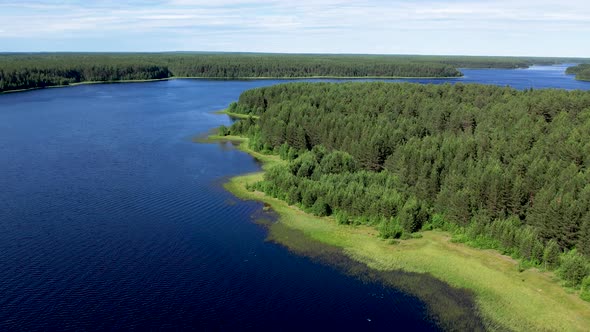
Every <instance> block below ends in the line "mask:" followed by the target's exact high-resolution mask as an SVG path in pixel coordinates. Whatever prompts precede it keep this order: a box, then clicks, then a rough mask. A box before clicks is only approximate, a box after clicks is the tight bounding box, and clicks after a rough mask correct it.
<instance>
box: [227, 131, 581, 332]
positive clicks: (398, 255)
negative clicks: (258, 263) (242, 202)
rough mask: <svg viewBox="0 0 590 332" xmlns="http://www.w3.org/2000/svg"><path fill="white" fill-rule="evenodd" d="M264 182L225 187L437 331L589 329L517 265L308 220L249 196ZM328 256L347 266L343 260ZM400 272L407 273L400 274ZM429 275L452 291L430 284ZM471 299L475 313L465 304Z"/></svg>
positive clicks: (310, 251)
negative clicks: (418, 310)
mask: <svg viewBox="0 0 590 332" xmlns="http://www.w3.org/2000/svg"><path fill="white" fill-rule="evenodd" d="M216 138H219V137H218V136H216ZM229 139H232V140H235V139H236V137H229ZM239 142H240V143H241V145H240V149H242V150H244V151H246V152H248V153H250V154H251V155H253V156H254V157H255V158H256V159H258V160H260V161H262V162H263V169H264V170H265V171H268V170H271V169H273V168H274V167H281V166H284V165H286V164H288V161H286V160H283V159H281V158H280V157H279V156H277V155H273V154H263V153H261V152H256V151H254V150H252V149H251V148H249V146H250V144H249V142H248V141H247V140H243V139H241V140H239ZM263 180H264V172H259V173H253V174H247V175H243V176H238V177H235V178H232V179H231V180H230V181H229V182H228V183H227V184H226V185H225V186H226V188H227V189H228V190H229V191H231V192H232V193H234V194H235V195H236V196H238V197H240V198H242V199H253V200H258V201H262V202H264V203H265V205H268V206H270V207H272V209H273V210H274V211H276V212H277V213H278V214H279V215H280V222H279V223H275V224H270V225H269V239H270V240H272V241H275V242H278V243H280V244H283V245H285V246H286V247H288V248H289V249H291V250H293V251H295V252H297V253H299V254H303V255H306V256H310V257H313V258H318V257H319V259H324V260H325V261H326V262H327V263H329V264H335V265H336V266H338V267H339V268H342V269H343V270H344V271H345V272H347V273H349V274H352V275H355V276H359V277H368V278H370V279H371V280H378V281H382V282H384V283H385V284H388V285H391V286H393V287H396V288H397V289H400V290H402V291H404V292H406V293H408V294H412V295H415V296H418V297H419V298H421V299H423V300H424V301H425V302H426V304H427V307H428V311H429V313H430V315H431V316H432V318H433V319H435V321H436V322H437V323H438V324H439V325H440V326H441V327H442V328H443V329H446V330H469V331H475V330H479V329H480V328H481V326H483V328H484V329H486V330H499V331H505V330H515V331H543V330H547V331H556V330H563V331H584V330H585V329H586V327H587V326H588V324H590V310H589V308H590V304H588V303H585V302H583V301H582V300H581V299H580V298H578V297H576V296H575V295H574V294H568V293H567V292H565V291H564V290H563V288H561V286H560V285H559V284H557V283H555V282H554V281H553V277H552V274H550V273H541V272H539V271H538V270H537V269H528V270H524V271H522V270H520V269H518V268H517V267H518V263H517V262H516V261H514V260H512V259H510V258H507V257H505V256H500V255H499V254H497V253H496V252H494V251H491V250H479V249H473V248H470V247H468V246H465V245H464V244H461V243H455V242H454V241H450V238H449V236H448V233H446V232H439V231H429V232H421V233H420V235H421V236H415V237H414V238H411V239H409V240H406V241H397V242H396V244H395V245H392V244H391V243H392V242H391V241H390V240H386V239H383V238H381V237H379V236H378V235H379V231H378V230H376V229H375V228H374V227H370V226H366V225H356V226H354V227H351V226H349V225H342V224H340V223H339V222H338V220H337V218H336V217H334V216H330V217H318V216H314V215H312V214H310V213H307V212H305V211H304V210H303V209H301V208H300V207H298V206H293V205H289V204H288V203H287V202H285V201H283V200H280V199H277V198H273V197H271V196H269V195H265V194H263V193H262V192H260V191H256V190H252V188H253V185H255V184H256V183H259V182H260V181H263ZM286 227H288V229H287V228H286ZM290 229H293V230H296V231H297V232H294V231H291V230H290ZM302 235H304V236H302ZM317 242H320V243H324V244H327V245H329V246H330V247H334V248H337V250H335V249H330V247H326V246H322V245H320V244H318V243H317ZM334 251H338V253H343V254H344V255H346V256H347V257H349V258H350V259H352V261H353V262H350V261H349V260H344V261H343V259H342V258H341V257H340V256H338V255H335V254H334ZM354 262H360V263H362V264H355V263H354ZM365 265H366V266H367V267H368V269H367V268H366V267H364V266H365ZM400 270H401V271H405V272H409V273H410V274H407V275H406V274H403V273H402V274H399V273H398V272H397V271H400ZM430 276H433V277H435V278H436V279H439V280H442V281H444V282H445V283H448V284H449V285H450V286H452V287H453V288H449V287H448V286H446V285H444V284H441V283H436V281H435V280H434V279H433V278H431V277H430ZM457 288H459V289H467V290H468V291H467V292H466V291H461V290H458V289H457ZM472 294H473V295H475V301H476V303H475V304H476V307H477V308H474V307H473V303H472V302H471V300H470V298H471V297H472ZM482 324H483V325H482Z"/></svg>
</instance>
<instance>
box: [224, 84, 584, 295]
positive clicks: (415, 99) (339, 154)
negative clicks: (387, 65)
mask: <svg viewBox="0 0 590 332" xmlns="http://www.w3.org/2000/svg"><path fill="white" fill-rule="evenodd" d="M229 111H230V112H234V113H241V114H249V115H252V116H250V117H248V118H246V119H242V120H238V121H237V122H235V123H234V124H233V125H232V126H231V127H230V128H221V129H220V132H221V134H222V135H230V134H231V135H241V136H247V137H249V138H250V146H251V148H253V149H254V150H258V151H263V152H266V153H275V154H279V155H280V156H281V157H282V158H283V159H285V160H288V161H289V163H288V166H276V167H274V168H271V169H269V170H268V171H267V172H266V173H265V180H264V181H262V182H260V183H257V184H255V185H254V186H253V187H252V188H251V189H258V190H261V191H263V192H265V193H267V194H269V195H271V196H274V197H277V198H279V199H282V200H285V201H287V202H288V203H289V204H294V205H298V206H300V207H302V208H303V209H305V210H306V211H308V212H311V213H314V214H316V215H319V216H325V215H335V217H336V220H338V222H340V223H343V224H369V225H374V226H376V227H378V229H379V230H380V233H381V236H382V237H384V238H400V237H401V238H404V237H409V236H411V234H412V233H413V232H416V231H418V230H421V229H429V228H432V227H443V228H444V229H449V230H452V231H454V232H455V234H456V235H455V239H456V240H458V241H463V242H469V243H471V244H472V245H475V246H478V247H483V248H493V249H498V250H500V251H502V252H504V253H507V254H510V255H512V256H514V257H517V258H521V259H522V260H523V262H525V263H526V264H528V265H529V266H540V267H544V268H547V269H558V268H559V270H558V271H559V273H560V275H561V276H562V278H563V279H564V280H565V281H566V282H567V283H568V284H569V285H571V286H574V287H576V286H578V285H580V284H581V283H582V281H583V280H584V278H585V277H586V276H588V275H589V274H590V266H589V265H588V262H589V259H590V92H583V91H565V90H534V91H533V90H526V91H518V90H515V89H512V88H508V87H497V86H486V85H477V84H469V85H464V84H455V85H451V84H444V85H418V84H407V83H406V84H396V83H384V82H371V83H343V84H331V83H292V84H283V85H276V86H272V87H266V88H259V89H254V90H249V91H246V92H244V93H243V94H242V95H241V96H240V98H239V101H238V102H237V103H233V104H232V105H231V106H230V108H229ZM258 116H259V118H258ZM587 282H590V278H587ZM589 285H590V284H589ZM588 295H590V294H588ZM588 300H590V297H589V298H588Z"/></svg>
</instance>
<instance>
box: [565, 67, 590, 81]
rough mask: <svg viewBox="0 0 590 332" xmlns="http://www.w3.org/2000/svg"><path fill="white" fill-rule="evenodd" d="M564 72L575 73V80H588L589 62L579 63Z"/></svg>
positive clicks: (589, 76) (589, 79) (589, 74)
mask: <svg viewBox="0 0 590 332" xmlns="http://www.w3.org/2000/svg"><path fill="white" fill-rule="evenodd" d="M566 74H570V75H576V79H577V80H584V81H590V64H580V65H577V66H575V67H569V68H568V69H567V70H566Z"/></svg>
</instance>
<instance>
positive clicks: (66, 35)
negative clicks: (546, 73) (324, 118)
mask: <svg viewBox="0 0 590 332" xmlns="http://www.w3.org/2000/svg"><path fill="white" fill-rule="evenodd" d="M589 33H590V2H588V1H587V0H584V1H578V0H574V1H562V2H556V1H547V0H537V1H531V0H524V1H519V0H513V1H506V0H491V1H465V0H450V1H442V0H430V1H385V0H371V1H362V2H360V1H349V0H315V1H312V0H299V1H297V2H293V1H278V0H216V1H201V0H161V1H157V0H152V1H149V0H148V1H134V0H126V1H114V0H99V1H66V0H62V1H57V0H56V1H32V0H23V1H3V0H0V51H171V50H194V51H259V52H298V53H396V54H397V53H405V54H475V55H484V54H490V55H539V56H588V57H590V43H587V36H588V35H589Z"/></svg>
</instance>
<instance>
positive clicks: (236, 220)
mask: <svg viewBox="0 0 590 332" xmlns="http://www.w3.org/2000/svg"><path fill="white" fill-rule="evenodd" d="M562 69H563V68H561V69H560V68H559V67H543V68H532V69H528V70H465V71H464V72H465V77H463V78H459V79H453V80H409V81H412V82H420V83H427V82H434V83H441V82H445V81H451V82H479V83H493V84H500V85H508V84H510V85H513V86H515V87H517V88H529V87H534V88H543V87H563V88H568V89H590V83H588V82H577V81H575V80H573V78H572V77H571V76H565V75H563V70H562ZM329 81H334V80H329ZM280 82H286V81H284V80H265V81H207V80H172V81H162V82H154V83H133V84H103V85H86V86H77V87H70V88H63V89H47V90H38V91H31V92H24V93H15V94H6V95H1V96H0V295H1V296H0V330H23V329H26V330H55V329H60V330H72V329H147V328H153V329H163V328H167V329H189V328H196V327H199V328H200V329H202V330H238V329H239V330H246V329H250V330H266V329H273V330H276V329H280V330H301V329H306V328H307V329H309V328H313V329H320V328H323V329H375V330H381V329H385V328H392V327H394V328H398V329H404V328H412V329H413V330H436V329H438V328H439V327H438V326H437V325H436V323H435V322H434V321H433V320H432V316H431V315H430V314H429V313H428V311H427V310H426V305H425V303H424V302H423V301H422V300H419V299H417V298H416V297H414V296H412V295H408V294H406V293H404V291H402V290H401V289H400V288H395V287H391V285H390V286H387V285H384V284H383V283H382V282H379V281H374V280H375V278H364V277H363V274H367V273H369V272H363V273H360V274H358V273H357V274H355V273H347V272H346V271H345V269H343V268H342V266H339V265H338V264H336V265H333V264H326V261H325V260H318V259H314V258H313V257H308V256H306V255H299V254H296V253H293V252H292V251H289V250H288V249H286V248H285V247H283V246H281V245H277V244H275V243H274V242H272V241H266V240H265V239H266V236H267V232H266V229H265V227H262V226H260V225H258V224H256V223H253V222H252V218H251V217H252V215H256V214H258V213H259V212H260V210H261V205H260V204H258V203H254V202H242V201H239V200H237V199H235V198H233V197H232V196H231V194H229V193H227V192H225V191H224V190H223V188H221V186H220V184H221V183H222V182H223V181H224V179H226V178H227V177H229V176H232V175H236V174H241V173H245V172H251V171H255V170H257V169H258V165H257V164H256V162H255V161H254V160H253V158H251V157H250V156H248V155H246V154H244V153H242V152H239V151H236V150H235V149H233V148H232V147H231V145H229V144H226V145H215V144H194V143H192V142H191V139H190V138H191V137H192V136H194V135H195V134H199V133H203V132H206V131H208V130H210V129H211V128H213V127H216V126H219V125H221V124H229V121H230V120H229V119H228V118H227V117H226V116H220V115H215V114H212V113H211V112H212V111H215V110H219V109H222V108H224V107H226V106H227V105H228V104H229V103H230V102H232V101H234V100H236V99H237V98H238V96H239V94H240V93H241V92H242V91H244V90H246V89H250V88H253V87H258V86H266V85H271V84H277V83H280ZM377 279H378V278H377Z"/></svg>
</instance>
